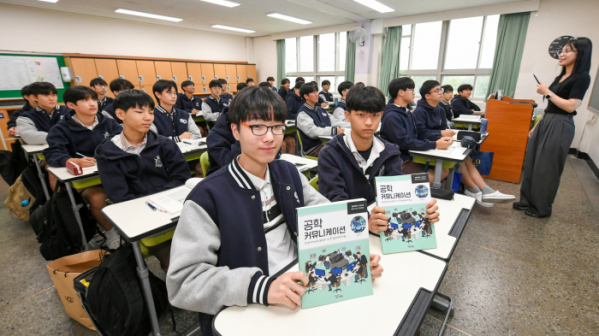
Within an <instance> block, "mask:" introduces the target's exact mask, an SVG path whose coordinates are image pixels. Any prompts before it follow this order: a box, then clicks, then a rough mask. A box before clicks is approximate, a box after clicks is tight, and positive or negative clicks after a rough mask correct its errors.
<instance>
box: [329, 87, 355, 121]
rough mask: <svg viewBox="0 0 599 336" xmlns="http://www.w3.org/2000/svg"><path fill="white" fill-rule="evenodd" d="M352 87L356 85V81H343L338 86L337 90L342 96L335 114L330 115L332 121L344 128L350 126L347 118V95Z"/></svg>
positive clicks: (334, 111)
mask: <svg viewBox="0 0 599 336" xmlns="http://www.w3.org/2000/svg"><path fill="white" fill-rule="evenodd" d="M352 87H354V83H352V82H350V81H345V82H342V83H341V84H339V86H337V92H339V94H340V95H341V98H339V101H338V102H337V105H336V106H335V110H333V114H331V115H330V117H331V122H333V123H338V124H339V125H340V126H341V127H343V128H349V127H350V126H349V122H348V121H347V120H346V119H345V97H347V93H348V92H349V90H350V89H351V88H352Z"/></svg>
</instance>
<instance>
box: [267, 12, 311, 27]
mask: <svg viewBox="0 0 599 336" xmlns="http://www.w3.org/2000/svg"><path fill="white" fill-rule="evenodd" d="M266 16H270V17H272V18H275V19H281V20H286V21H291V22H295V23H299V24H303V25H306V24H310V23H312V21H308V20H303V19H298V18H294V17H293V16H289V15H285V14H279V13H272V14H266Z"/></svg>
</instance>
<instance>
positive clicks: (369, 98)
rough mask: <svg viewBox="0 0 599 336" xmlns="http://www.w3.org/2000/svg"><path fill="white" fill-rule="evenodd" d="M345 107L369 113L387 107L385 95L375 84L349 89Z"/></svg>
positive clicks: (381, 110)
mask: <svg viewBox="0 0 599 336" xmlns="http://www.w3.org/2000/svg"><path fill="white" fill-rule="evenodd" d="M345 101H346V103H345V109H346V110H347V111H349V112H350V113H351V111H362V112H369V113H379V112H383V110H384V109H385V95H384V94H383V92H381V90H379V89H378V88H376V87H374V86H366V87H364V86H361V85H359V86H356V87H354V88H352V89H351V90H349V93H348V94H347V99H346V100H345Z"/></svg>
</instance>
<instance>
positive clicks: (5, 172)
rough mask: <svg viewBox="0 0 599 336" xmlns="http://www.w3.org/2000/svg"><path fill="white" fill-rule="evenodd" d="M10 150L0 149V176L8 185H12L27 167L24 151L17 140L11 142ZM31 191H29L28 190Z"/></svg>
mask: <svg viewBox="0 0 599 336" xmlns="http://www.w3.org/2000/svg"><path fill="white" fill-rule="evenodd" d="M11 147H12V152H9V151H5V150H3V151H0V176H2V178H3V179H4V181H5V182H6V184H8V185H9V186H11V185H13V184H14V183H15V181H16V180H17V178H18V177H19V175H21V173H22V172H23V170H24V169H25V167H27V160H26V159H25V152H24V151H23V147H22V146H21V143H20V142H19V141H16V142H13V143H12V144H11ZM30 192H31V191H30Z"/></svg>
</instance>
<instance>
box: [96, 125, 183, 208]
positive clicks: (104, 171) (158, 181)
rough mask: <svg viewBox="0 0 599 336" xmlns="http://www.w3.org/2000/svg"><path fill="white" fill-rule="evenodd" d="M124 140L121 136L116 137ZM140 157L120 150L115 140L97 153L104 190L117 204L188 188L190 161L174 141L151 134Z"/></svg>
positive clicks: (109, 139) (104, 144)
mask: <svg viewBox="0 0 599 336" xmlns="http://www.w3.org/2000/svg"><path fill="white" fill-rule="evenodd" d="M115 136H120V135H118V134H117V135H115ZM147 136H148V139H147V143H146V147H145V148H144V149H143V150H142V151H141V153H140V154H139V155H135V154H130V153H127V152H125V151H124V150H122V149H120V148H118V147H117V146H116V145H115V144H114V143H113V142H112V141H111V139H112V137H109V138H107V139H105V140H104V141H103V142H102V143H101V144H100V145H99V146H98V148H97V149H96V154H95V156H94V157H95V159H96V161H97V164H98V172H99V173H100V179H102V186H103V187H104V191H105V192H106V195H107V196H108V198H109V199H110V200H111V201H113V202H115V203H116V202H123V201H127V200H132V199H135V198H139V197H142V196H146V195H150V194H154V193H157V192H160V191H164V190H168V189H171V188H174V187H178V186H181V185H183V184H185V181H187V180H188V179H189V178H190V177H191V175H190V172H189V166H188V165H187V161H186V160H185V157H184V156H183V153H181V150H180V149H179V147H178V146H177V144H176V143H175V142H174V141H171V140H170V139H169V138H166V137H163V136H161V135H158V134H156V133H154V132H148V133H147Z"/></svg>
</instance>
